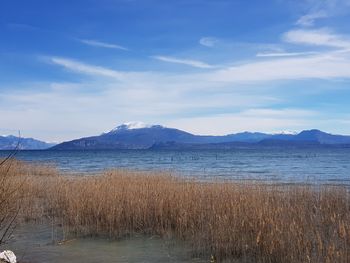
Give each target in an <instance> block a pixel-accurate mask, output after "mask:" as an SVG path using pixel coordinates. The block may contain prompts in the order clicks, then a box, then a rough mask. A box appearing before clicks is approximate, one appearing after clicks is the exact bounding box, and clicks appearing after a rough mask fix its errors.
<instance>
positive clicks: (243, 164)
mask: <svg viewBox="0 0 350 263" xmlns="http://www.w3.org/2000/svg"><path fill="white" fill-rule="evenodd" d="M8 153H9V152H7V151H0V158H1V157H4V156H6V155H7V154H8ZM16 158H18V159H22V160H27V161H35V162H44V163H49V164H52V165H55V166H57V167H58V168H59V169H60V170H62V171H66V172H74V173H81V172H87V173H93V172H99V171H103V170H106V169H111V168H122V169H136V170H145V171H168V172H170V173H172V174H177V175H182V176H187V177H196V178H199V179H201V180H207V179H225V180H227V179H228V180H254V181H267V182H275V183H300V182H301V183H316V184H347V185H349V184H350V148H303V149H291V148H290V149H236V150H219V151H218V150H195V151H193V150H181V151H180V150H175V151H170V150H161V151H156V150H152V151H151V150H116V151H113V150H110V151H101V150H98V151H49V150H47V151H21V152H19V153H18V154H17V156H16Z"/></svg>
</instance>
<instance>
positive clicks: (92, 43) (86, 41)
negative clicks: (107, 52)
mask: <svg viewBox="0 0 350 263" xmlns="http://www.w3.org/2000/svg"><path fill="white" fill-rule="evenodd" d="M79 41H80V42H81V43H83V44H85V45H88V46H93V47H102V48H112V49H120V50H125V51H127V50H129V49H128V48H126V47H123V46H120V45H116V44H111V43H106V42H101V41H97V40H92V39H79Z"/></svg>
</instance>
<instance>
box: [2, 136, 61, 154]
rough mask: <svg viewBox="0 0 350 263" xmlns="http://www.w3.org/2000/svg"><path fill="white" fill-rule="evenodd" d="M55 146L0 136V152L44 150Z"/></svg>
mask: <svg viewBox="0 0 350 263" xmlns="http://www.w3.org/2000/svg"><path fill="white" fill-rule="evenodd" d="M54 145H55V144H53V143H47V142H43V141H39V140H36V139H33V138H22V137H18V136H13V135H8V136H0V150H14V149H19V150H44V149H48V148H50V147H52V146H54Z"/></svg>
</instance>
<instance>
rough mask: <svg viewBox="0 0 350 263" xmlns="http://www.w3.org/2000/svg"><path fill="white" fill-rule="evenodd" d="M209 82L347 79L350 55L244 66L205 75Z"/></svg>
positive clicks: (255, 63)
mask: <svg viewBox="0 0 350 263" xmlns="http://www.w3.org/2000/svg"><path fill="white" fill-rule="evenodd" d="M206 77H207V78H210V80H211V81H226V82H238V83H239V82H266V81H276V80H293V79H294V80H298V79H299V80H300V79H337V78H350V53H349V51H344V52H343V53H337V52H327V53H323V54H319V55H311V56H308V57H300V58H299V57H298V58H279V59H270V60H266V61H262V62H251V63H244V64H241V65H238V66H235V67H230V68H227V69H223V70H218V71H215V72H213V73H211V74H207V75H206Z"/></svg>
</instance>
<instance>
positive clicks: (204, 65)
mask: <svg viewBox="0 0 350 263" xmlns="http://www.w3.org/2000/svg"><path fill="white" fill-rule="evenodd" d="M152 58H154V59H157V60H160V61H164V62H169V63H175V64H183V65H186V66H191V67H195V68H203V69H210V68H215V66H213V65H210V64H207V63H205V62H202V61H198V60H192V59H182V58H175V57H167V56H152Z"/></svg>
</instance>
